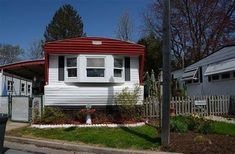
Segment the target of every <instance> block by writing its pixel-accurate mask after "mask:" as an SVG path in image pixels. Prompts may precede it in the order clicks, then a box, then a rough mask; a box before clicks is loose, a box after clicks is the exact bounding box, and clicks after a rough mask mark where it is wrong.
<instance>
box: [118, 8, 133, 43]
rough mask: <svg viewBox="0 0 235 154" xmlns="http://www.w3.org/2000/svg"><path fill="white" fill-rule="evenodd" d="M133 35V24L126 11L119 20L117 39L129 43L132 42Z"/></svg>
mask: <svg viewBox="0 0 235 154" xmlns="http://www.w3.org/2000/svg"><path fill="white" fill-rule="evenodd" d="M132 33H133V24H132V21H131V19H130V17H129V13H128V12H127V11H125V12H124V13H123V14H122V15H121V16H120V18H119V21H118V25H117V29H116V35H117V38H119V39H121V40H124V41H128V40H131V37H132Z"/></svg>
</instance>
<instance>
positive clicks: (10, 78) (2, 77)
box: [0, 72, 32, 96]
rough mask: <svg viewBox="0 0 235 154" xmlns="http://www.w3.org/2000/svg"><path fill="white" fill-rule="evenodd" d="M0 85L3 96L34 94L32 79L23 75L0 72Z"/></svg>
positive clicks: (0, 92)
mask: <svg viewBox="0 0 235 154" xmlns="http://www.w3.org/2000/svg"><path fill="white" fill-rule="evenodd" d="M0 85H1V87H0V94H1V95H2V96H7V95H12V96H15V95H17V96H19V95H20V96H32V81H31V80H28V79H25V78H23V77H20V76H17V75H14V74H9V73H6V72H0Z"/></svg>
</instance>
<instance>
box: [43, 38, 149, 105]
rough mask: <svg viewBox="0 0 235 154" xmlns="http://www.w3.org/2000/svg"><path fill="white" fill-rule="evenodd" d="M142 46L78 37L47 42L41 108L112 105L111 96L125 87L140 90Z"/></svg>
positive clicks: (114, 40)
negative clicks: (137, 87) (136, 86)
mask: <svg viewBox="0 0 235 154" xmlns="http://www.w3.org/2000/svg"><path fill="white" fill-rule="evenodd" d="M144 50H145V48H144V47H143V46H142V45H139V44H135V43H133V42H126V41H121V40H116V39H109V38H100V37H80V38H72V39H65V40H60V41H53V42H48V43H46V44H45V45H44V52H45V83H46V85H45V87H44V95H45V105H46V106H84V105H87V104H90V105H93V106H104V105H114V104H115V102H114V98H115V96H116V95H117V94H118V93H119V92H120V91H122V89H124V88H125V87H128V89H129V90H130V91H133V89H134V87H135V85H136V84H137V85H139V86H140V88H141V91H140V95H139V96H140V97H139V102H141V101H142V100H143V73H144Z"/></svg>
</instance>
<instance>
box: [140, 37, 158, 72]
mask: <svg viewBox="0 0 235 154" xmlns="http://www.w3.org/2000/svg"><path fill="white" fill-rule="evenodd" d="M138 44H141V45H144V46H145V67H144V69H145V72H149V73H151V72H152V70H154V73H155V76H157V75H158V73H159V71H160V68H162V52H161V51H162V41H161V40H160V39H158V38H156V37H155V36H154V34H153V33H150V34H149V35H148V36H145V37H143V38H142V39H140V40H139V41H138Z"/></svg>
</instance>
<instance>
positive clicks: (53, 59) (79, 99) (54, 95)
mask: <svg viewBox="0 0 235 154" xmlns="http://www.w3.org/2000/svg"><path fill="white" fill-rule="evenodd" d="M58 56H65V58H66V55H50V56H49V59H50V61H49V84H48V85H46V86H45V105H86V104H88V103H90V104H93V105H112V104H113V103H114V100H113V99H114V96H115V95H116V94H117V93H118V92H120V91H121V90H122V89H124V88H125V87H129V88H130V90H133V88H134V85H135V84H136V83H137V84H138V83H139V57H138V56H131V57H130V81H125V73H124V70H123V78H119V77H114V74H113V73H114V58H115V57H122V58H123V59H124V58H125V57H128V56H126V55H123V56H114V55H87V54H80V55H77V59H78V70H77V71H78V79H77V81H76V82H67V81H58ZM70 56H75V55H70ZM88 57H89V58H90V57H94V58H97V57H103V58H105V76H104V77H87V76H86V75H87V74H86V69H87V61H86V59H87V58H88ZM123 65H125V64H124V63H123ZM123 69H124V68H123ZM142 100H143V87H142V91H141V94H140V102H141V101H142Z"/></svg>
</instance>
